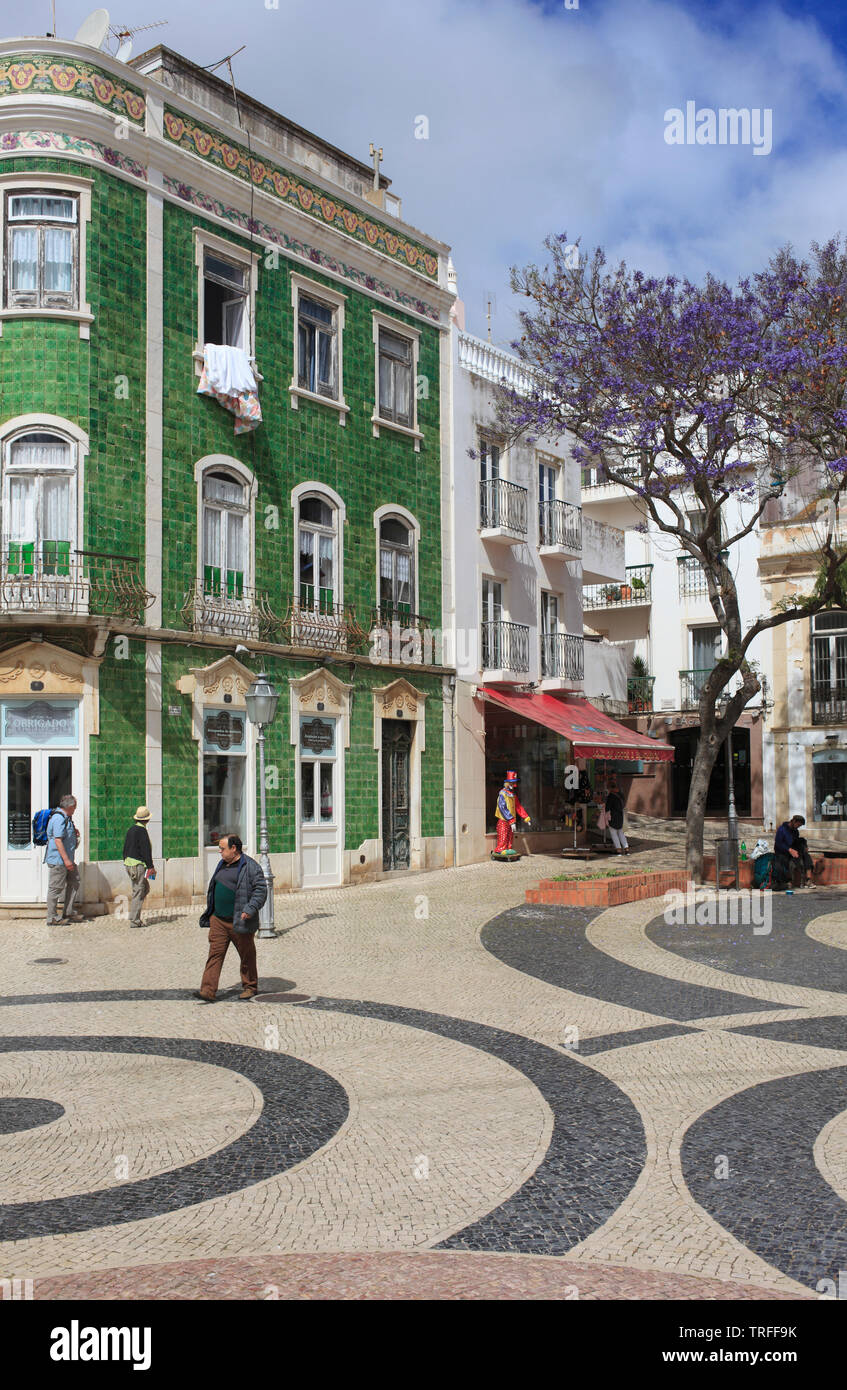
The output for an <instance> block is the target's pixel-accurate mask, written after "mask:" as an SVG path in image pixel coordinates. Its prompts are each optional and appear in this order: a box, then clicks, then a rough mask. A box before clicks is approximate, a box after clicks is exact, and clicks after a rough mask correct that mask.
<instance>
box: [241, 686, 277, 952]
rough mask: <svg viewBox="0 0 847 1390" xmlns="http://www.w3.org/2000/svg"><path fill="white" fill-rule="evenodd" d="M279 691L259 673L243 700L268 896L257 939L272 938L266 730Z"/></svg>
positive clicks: (260, 857) (260, 847)
mask: <svg viewBox="0 0 847 1390" xmlns="http://www.w3.org/2000/svg"><path fill="white" fill-rule="evenodd" d="M278 700H279V691H278V690H277V688H276V686H275V685H272V684H271V682H270V681H269V680H268V678H267V676H266V675H265V672H264V671H262V672H261V673H260V674H259V675H258V676H257V677H256V679H255V680H254V681H253V682H252V684H251V686H250V689H249V690H248V691H247V694H246V695H245V697H244V703H245V704H246V706H247V718H248V719H249V720H250V723H251V724H255V725H256V739H257V741H258V744H259V863H260V864H261V866H262V873H263V874H264V875H265V883H266V884H267V889H268V896H267V898H266V899H265V903H264V906H263V907H262V908H261V910H260V912H259V931H258V936H259V938H260V939H262V940H267V939H268V938H269V937H272V936H273V935H274V876H273V873H272V871H271V861H270V857H269V854H268V848H269V846H268V817H267V809H266V806H265V729H266V728H267V727H268V726H269V725H270V724H272V723H273V721H274V715H275V714H276V707H277V702H278Z"/></svg>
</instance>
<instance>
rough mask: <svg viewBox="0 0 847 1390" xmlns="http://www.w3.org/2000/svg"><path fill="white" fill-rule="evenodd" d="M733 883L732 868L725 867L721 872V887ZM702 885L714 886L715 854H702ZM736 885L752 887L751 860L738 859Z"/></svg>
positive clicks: (729, 885)
mask: <svg viewBox="0 0 847 1390" xmlns="http://www.w3.org/2000/svg"><path fill="white" fill-rule="evenodd" d="M734 884H735V874H734V873H733V872H732V869H725V870H723V871H722V872H721V888H728V887H733V886H734ZM703 886H704V887H707V886H709V887H712V888H714V886H715V856H714V855H713V854H704V855H703ZM738 886H739V888H752V887H753V860H752V859H739V861H738Z"/></svg>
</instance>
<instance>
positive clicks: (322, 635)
mask: <svg viewBox="0 0 847 1390" xmlns="http://www.w3.org/2000/svg"><path fill="white" fill-rule="evenodd" d="M283 627H284V634H285V635H284V636H283V638H282V640H283V641H284V642H286V643H288V645H289V646H292V647H306V648H308V649H310V650H315V651H326V652H355V651H358V650H359V649H360V648H361V647H362V646H364V644H365V643H366V642H367V636H368V634H367V633H366V632H365V631H364V629H363V628H362V627H360V626H359V623H358V622H357V620H356V614H355V612H354V610H353V609H352V608H351V607H350V605H349V604H346V603H333V602H331V601H330V600H329V599H328V598H327V597H326V596H324V595H322V594H318V595H317V596H316V597H314V598H313V597H312V596H311V595H310V594H307V595H299V596H296V597H295V596H294V595H291V596H290V597H289V600H288V611H287V613H286V615H285V621H284V624H283Z"/></svg>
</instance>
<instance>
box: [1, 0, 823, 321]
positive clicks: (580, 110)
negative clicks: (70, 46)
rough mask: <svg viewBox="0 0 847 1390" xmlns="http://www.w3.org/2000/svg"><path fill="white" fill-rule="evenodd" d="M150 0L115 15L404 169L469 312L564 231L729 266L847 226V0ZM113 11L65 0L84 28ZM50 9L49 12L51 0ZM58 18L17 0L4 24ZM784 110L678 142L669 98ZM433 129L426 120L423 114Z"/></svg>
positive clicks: (410, 212) (62, 20) (644, 252)
mask: <svg viewBox="0 0 847 1390" xmlns="http://www.w3.org/2000/svg"><path fill="white" fill-rule="evenodd" d="M157 3H158V0H133V3H132V4H130V5H129V6H128V7H127V8H126V10H121V11H120V12H118V11H115V12H114V14H115V18H117V19H120V20H125V21H126V22H128V23H130V24H142V23H144V22H146V21H149V20H153V19H161V18H164V17H167V18H168V20H169V23H168V25H167V27H166V28H163V29H158V30H153V31H152V32H151V34H150V35H139V36H138V40H137V49H136V51H137V52H140V51H141V50H142V48H143V47H147V46H148V45H149V44H150V43H153V42H156V41H161V42H163V43H166V44H168V45H169V46H170V47H171V48H175V49H177V50H178V51H179V52H182V53H184V54H186V56H188V57H190V58H192V59H193V60H194V61H195V62H198V63H201V64H208V63H212V62H214V61H215V60H216V59H218V58H220V57H222V56H223V55H224V54H225V53H228V52H231V51H232V50H233V49H235V48H238V47H240V45H241V44H246V45H247V47H246V49H245V51H244V52H243V53H242V54H240V55H239V57H238V58H237V59H236V62H235V72H236V80H237V82H238V83H239V85H240V86H241V87H242V88H243V89H244V90H245V91H247V92H249V93H251V94H252V95H254V96H256V97H258V98H259V99H260V100H262V101H264V102H266V103H267V104H268V105H270V106H272V107H275V108H276V109H277V110H280V111H283V112H284V113H285V114H287V115H288V116H290V117H291V118H292V119H294V120H296V121H298V122H299V123H300V124H301V125H304V126H306V127H308V128H309V129H312V130H314V131H316V132H317V133H319V134H321V135H323V136H324V137H325V138H326V139H328V140H330V141H332V142H333V143H335V144H338V145H340V146H342V147H343V148H345V149H347V150H349V151H350V152H351V153H353V154H356V155H358V156H359V157H361V158H364V159H367V157H368V145H369V142H370V141H371V140H373V141H375V142H377V143H379V144H381V145H382V146H383V148H384V150H385V163H384V169H385V172H386V173H387V174H388V175H389V177H390V178H391V179H392V182H393V188H394V191H395V192H397V193H398V194H399V195H400V196H401V197H402V199H403V211H404V216H405V217H406V218H407V219H408V220H409V221H410V222H412V223H413V224H414V225H416V226H418V227H421V228H423V229H424V230H426V231H428V232H431V233H433V234H434V235H436V236H438V237H440V238H442V239H443V240H444V241H447V242H449V243H450V244H451V245H452V247H453V258H454V261H455V264H456V269H457V273H458V278H459V289H460V293H461V295H462V297H463V299H464V300H465V302H466V306H467V317H468V327H469V328H470V329H471V331H473V332H477V333H480V334H483V335H484V332H485V305H486V300H487V298H488V296H489V295H492V296H493V297H494V299H495V304H496V308H495V313H494V320H493V336H494V338H495V340H496V341H499V342H502V343H507V342H508V341H509V339H510V337H511V336H512V335H513V332H514V303H513V301H512V297H511V295H510V292H509V288H508V279H509V275H508V270H509V265H510V264H511V263H513V262H520V263H525V262H527V261H530V260H533V259H538V258H539V257H540V256H542V255H543V248H542V242H543V239H544V237H545V236H546V235H547V234H548V233H550V232H567V234H568V236H569V237H570V238H572V239H574V240H575V239H576V238H577V237H581V238H582V241H583V245H585V246H593V245H594V244H596V243H598V242H599V243H601V244H602V245H603V246H605V248H606V250H607V253H608V255H609V258H610V259H611V260H613V261H616V260H618V259H621V258H625V259H626V260H627V261H628V262H629V263H630V264H632V265H640V266H642V267H643V268H644V269H645V270H648V271H652V272H659V273H664V272H671V271H672V272H674V273H675V274H680V275H689V276H691V277H692V278H694V279H699V278H700V277H702V276H703V275H704V274H705V272H706V271H708V270H711V271H713V272H714V273H716V274H718V275H720V276H723V277H725V278H728V279H735V278H737V276H738V275H741V274H746V273H749V272H751V271H754V270H755V269H756V268H757V267H758V266H760V265H761V264H763V263H764V262H765V261H766V260H767V258H768V256H769V255H770V254H771V253H772V251H773V250H775V249H776V247H777V246H779V245H780V244H782V243H783V242H785V241H789V240H790V241H791V242H793V243H794V245H795V246H797V247H798V248H802V249H804V250H805V249H806V248H807V247H808V244H809V242H810V241H811V240H812V239H824V238H826V237H827V236H829V235H831V234H833V233H834V232H837V231H839V230H845V231H847V140H845V132H847V13H845V6H844V5H843V3H837V2H836V0H821V2H820V3H814V0H793V3H791V4H782V3H776V4H773V3H757V0H741V3H739V0H734V3H722V0H717V3H712V2H710V0H676V2H675V3H671V0H579V7H578V8H577V9H566V8H565V3H564V0H562V3H559V2H558V0H555V2H554V0H427V3H425V4H420V5H410V4H409V3H408V0H354V3H350V0H321V3H320V4H316V3H315V0H279V8H278V9H271V8H268V4H270V3H272V0H267V3H266V0H242V3H240V4H238V5H233V4H232V3H231V0H202V3H198V2H196V0H169V4H168V5H167V6H165V5H162V6H161V7H157ZM89 8H92V5H91V4H87V3H85V0H83V3H76V0H73V2H72V0H56V14H57V30H58V32H59V34H60V35H61V36H66V37H71V36H72V35H73V34H74V33H75V32H76V28H77V26H78V24H79V22H80V20H81V19H82V18H83V17H84V15H85V14H86V13H87V11H88V9H89ZM42 11H43V14H42ZM24 13H25V14H26V20H27V23H26V28H28V29H29V31H30V32H32V31H36V32H41V33H44V32H46V31H47V30H48V29H49V27H50V4H49V0H35V3H34V4H31V5H30V6H29V7H27V8H26V9H24V8H23V7H21V6H20V5H19V4H18V3H15V4H11V3H10V2H9V0H0V32H2V33H3V34H4V35H5V36H11V35H13V34H15V33H16V32H17V31H19V30H20V28H21V21H20V15H21V14H24ZM688 101H694V102H695V103H696V105H697V109H702V108H710V109H714V110H718V109H719V108H720V107H722V106H723V107H735V108H747V109H751V110H752V109H759V110H762V111H764V110H769V111H771V112H772V117H771V120H772V129H773V149H772V151H771V153H770V154H768V155H766V156H757V155H755V154H754V153H753V149H752V147H751V146H749V145H748V146H743V145H737V146H735V147H733V146H729V145H681V146H673V145H668V144H667V143H666V142H665V139H664V134H665V112H666V111H667V110H668V109H670V108H673V107H677V108H683V109H684V108H685V105H686V102H688ZM421 115H425V116H427V118H428V120H429V138H428V139H426V140H420V139H416V138H415V123H416V118H417V117H418V116H421Z"/></svg>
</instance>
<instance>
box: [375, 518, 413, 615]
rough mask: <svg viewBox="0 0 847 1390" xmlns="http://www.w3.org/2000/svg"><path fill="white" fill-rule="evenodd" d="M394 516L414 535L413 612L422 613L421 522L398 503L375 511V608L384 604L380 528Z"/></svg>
mask: <svg viewBox="0 0 847 1390" xmlns="http://www.w3.org/2000/svg"><path fill="white" fill-rule="evenodd" d="M392 518H396V519H397V521H402V523H403V525H404V526H408V528H409V531H410V533H411V537H412V600H413V601H412V612H413V613H416V614H419V613H420V607H419V600H418V575H419V572H420V565H419V563H418V558H419V550H420V539H421V528H420V522H419V521H418V519H417V517H415V516H413V515H412V513H411V512H410V511H408V510H407V508H406V507H400V506H396V505H394V506H392V505H387V506H384V507H378V508H377V510H376V511H375V512H374V531H375V532H376V588H375V590H374V594H375V596H376V601H375V603H374V608H381V606H382V605H381V602H380V597H379V591H380V581H381V566H380V551H381V548H382V541H381V539H380V534H379V530H380V526H381V525H382V523H383V521H390V520H391V519H392Z"/></svg>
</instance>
